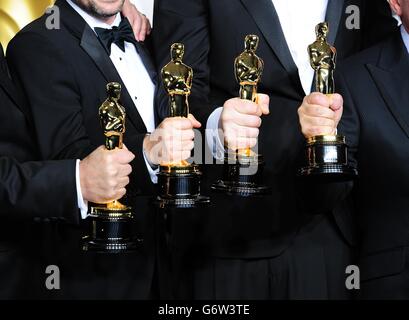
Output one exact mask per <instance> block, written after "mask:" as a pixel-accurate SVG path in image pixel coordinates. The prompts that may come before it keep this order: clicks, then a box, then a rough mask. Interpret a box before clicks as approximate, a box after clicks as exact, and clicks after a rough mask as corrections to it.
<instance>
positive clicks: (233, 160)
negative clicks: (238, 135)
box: [212, 153, 271, 197]
mask: <svg viewBox="0 0 409 320" xmlns="http://www.w3.org/2000/svg"><path fill="white" fill-rule="evenodd" d="M263 169H264V159H263V156H261V155H256V154H253V155H250V156H247V155H242V154H237V153H226V154H225V159H224V170H223V180H219V181H217V182H216V183H214V184H213V185H212V190H213V191H215V192H221V193H226V194H228V195H238V196H241V197H252V196H264V195H268V194H270V193H271V188H270V187H268V186H265V185H263V184H262V176H263Z"/></svg>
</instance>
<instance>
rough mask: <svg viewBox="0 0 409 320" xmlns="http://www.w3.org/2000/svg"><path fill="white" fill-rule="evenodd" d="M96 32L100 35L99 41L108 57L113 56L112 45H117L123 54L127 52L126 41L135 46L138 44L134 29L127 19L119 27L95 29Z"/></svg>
mask: <svg viewBox="0 0 409 320" xmlns="http://www.w3.org/2000/svg"><path fill="white" fill-rule="evenodd" d="M95 32H96V33H97V34H98V37H99V40H100V41H101V43H102V45H103V46H104V48H105V50H106V51H107V53H108V55H111V45H112V44H113V43H115V44H116V45H117V46H118V47H119V48H120V49H121V50H122V51H123V52H125V41H127V42H130V43H133V44H135V45H137V44H138V42H137V41H136V39H135V35H134V33H133V30H132V27H131V25H130V24H129V21H128V19H126V18H123V19H122V21H121V23H120V24H119V26H118V27H112V29H104V28H95ZM135 47H137V46H135Z"/></svg>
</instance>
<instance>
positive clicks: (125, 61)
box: [66, 0, 158, 218]
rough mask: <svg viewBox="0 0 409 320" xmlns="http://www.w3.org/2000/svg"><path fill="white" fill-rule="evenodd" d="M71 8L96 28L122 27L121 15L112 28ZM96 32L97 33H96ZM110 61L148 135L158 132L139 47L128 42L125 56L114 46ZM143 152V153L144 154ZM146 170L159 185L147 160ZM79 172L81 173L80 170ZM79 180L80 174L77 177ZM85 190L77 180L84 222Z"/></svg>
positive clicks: (151, 86) (150, 87) (152, 89)
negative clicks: (83, 192)
mask: <svg viewBox="0 0 409 320" xmlns="http://www.w3.org/2000/svg"><path fill="white" fill-rule="evenodd" d="M66 1H67V2H68V3H69V4H70V5H71V7H72V8H73V9H74V10H75V11H76V12H77V13H78V14H79V15H80V16H81V17H82V18H83V19H84V20H85V22H86V23H87V24H88V25H89V26H90V27H91V29H92V30H94V28H105V29H111V28H112V27H114V26H119V24H120V23H121V20H122V18H121V14H120V13H118V14H117V15H116V17H115V20H114V22H113V23H112V24H111V25H109V24H106V23H105V22H102V21H100V20H98V19H97V18H95V17H93V16H91V15H90V14H88V13H87V12H86V11H84V10H83V9H82V8H80V7H79V6H78V5H76V4H75V3H74V2H72V1H71V0H66ZM94 32H95V30H94ZM110 59H111V61H112V63H113V64H114V66H115V68H116V70H117V71H118V74H119V75H120V77H121V79H122V81H123V83H124V84H125V87H126V88H127V90H128V92H129V94H130V96H131V98H132V100H133V102H134V106H135V108H136V109H137V110H138V113H139V115H140V116H141V118H142V120H143V122H144V124H145V126H146V129H147V131H148V132H152V131H154V130H155V114H154V96H155V85H154V84H153V82H152V80H151V78H150V76H149V73H148V71H147V70H146V68H145V66H144V64H143V62H142V60H141V58H140V56H139V54H138V52H137V51H136V48H135V46H134V45H133V44H132V43H129V42H125V52H123V51H122V50H121V49H120V48H119V47H118V46H117V45H116V44H114V43H113V44H112V45H111V55H110ZM141 151H142V150H141ZM142 152H143V151H142ZM145 163H146V167H147V168H148V171H149V173H150V176H151V180H152V182H153V183H157V176H156V174H157V172H158V170H153V169H152V167H151V166H150V164H149V162H148V161H147V159H146V157H145ZM77 172H79V170H78V169H77ZM77 176H78V177H79V174H78V173H77ZM80 191H81V186H80V183H79V179H77V193H78V196H81V197H79V204H84V205H82V206H81V205H79V207H80V209H81V216H82V217H83V218H84V217H86V216H87V214H86V213H85V215H84V211H85V207H87V204H86V202H85V201H84V200H83V199H82V195H81V192H80Z"/></svg>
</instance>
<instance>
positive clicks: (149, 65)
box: [135, 42, 158, 86]
mask: <svg viewBox="0 0 409 320" xmlns="http://www.w3.org/2000/svg"><path fill="white" fill-rule="evenodd" d="M135 47H136V49H137V51H138V53H139V56H140V57H141V60H142V62H143V64H144V65H145V68H146V71H148V74H149V76H150V77H151V79H152V82H153V84H154V85H155V86H157V85H158V73H157V72H156V68H155V65H154V63H153V61H152V58H151V54H150V52H149V50H148V48H147V47H146V45H145V43H143V42H137V43H136V44H135Z"/></svg>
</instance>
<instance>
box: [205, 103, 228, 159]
mask: <svg viewBox="0 0 409 320" xmlns="http://www.w3.org/2000/svg"><path fill="white" fill-rule="evenodd" d="M222 111H223V107H220V108H217V109H216V110H214V111H213V112H212V114H211V115H210V116H209V118H208V119H207V123H206V141H207V145H208V146H209V149H210V150H211V151H212V154H213V157H214V158H215V159H217V160H222V159H223V158H224V143H223V142H222V140H224V139H222V138H221V136H222V134H223V133H222V130H221V129H220V128H219V122H220V117H221V115H222Z"/></svg>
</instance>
